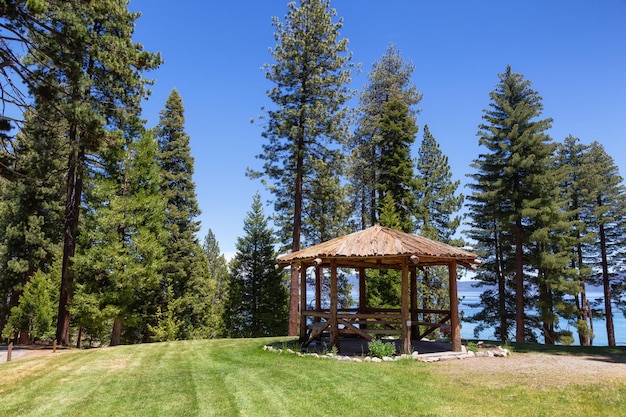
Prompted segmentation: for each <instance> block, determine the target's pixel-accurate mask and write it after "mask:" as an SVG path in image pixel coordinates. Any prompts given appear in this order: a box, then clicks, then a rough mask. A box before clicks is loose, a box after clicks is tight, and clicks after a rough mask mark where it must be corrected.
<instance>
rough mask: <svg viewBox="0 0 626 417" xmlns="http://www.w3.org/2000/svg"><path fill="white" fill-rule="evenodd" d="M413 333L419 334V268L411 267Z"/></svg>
mask: <svg viewBox="0 0 626 417" xmlns="http://www.w3.org/2000/svg"><path fill="white" fill-rule="evenodd" d="M410 279H411V335H412V336H413V335H419V328H418V327H419V326H417V324H415V323H417V321H418V320H417V268H416V267H414V266H413V267H411V275H410Z"/></svg>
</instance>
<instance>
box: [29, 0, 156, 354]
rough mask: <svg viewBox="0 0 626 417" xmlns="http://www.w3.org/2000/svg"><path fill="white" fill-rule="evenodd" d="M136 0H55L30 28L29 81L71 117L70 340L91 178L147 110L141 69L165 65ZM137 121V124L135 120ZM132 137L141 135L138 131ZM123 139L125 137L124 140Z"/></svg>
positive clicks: (67, 126)
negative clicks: (141, 32)
mask: <svg viewBox="0 0 626 417" xmlns="http://www.w3.org/2000/svg"><path fill="white" fill-rule="evenodd" d="M127 5H128V1H126V0H124V1H116V0H104V1H99V2H83V1H79V0H72V1H64V2H56V1H54V2H53V1H49V2H48V7H47V8H46V10H45V11H43V13H42V14H41V17H40V22H41V25H40V26H36V27H34V26H33V27H31V26H28V27H26V32H25V37H26V38H27V39H28V40H29V44H32V45H33V47H32V48H30V49H28V52H29V55H28V56H27V57H26V59H27V62H29V63H33V65H32V68H31V71H30V73H29V81H31V82H30V83H29V86H30V87H31V93H32V94H33V96H34V97H35V99H42V100H48V101H50V102H51V103H53V104H54V108H55V109H56V111H57V112H58V114H59V116H58V120H60V121H63V122H64V124H63V127H64V135H65V137H66V138H67V141H68V147H67V149H68V158H67V159H66V163H67V165H66V167H65V174H64V179H65V196H66V197H65V213H64V216H63V219H64V222H63V233H62V236H63V238H64V243H63V261H62V272H61V285H60V288H59V292H60V299H59V311H58V319H57V339H58V341H59V343H61V344H67V343H68V342H69V332H70V314H69V306H70V304H71V299H72V289H73V288H72V285H73V281H74V276H73V271H72V268H71V266H72V258H73V257H74V255H75V253H76V246H75V242H76V239H77V234H78V228H79V218H80V211H81V204H82V201H83V183H84V181H85V179H86V178H85V176H86V175H87V174H88V172H89V171H90V168H91V169H93V168H94V167H93V166H92V165H91V164H90V162H91V160H90V158H89V157H90V156H97V154H98V149H99V148H100V147H101V146H103V145H104V144H107V145H109V144H111V143H114V142H116V139H115V138H114V136H115V134H114V133H111V132H117V131H123V132H124V133H128V132H127V129H128V128H132V126H128V125H127V123H129V121H130V119H132V118H133V117H137V116H138V114H139V112H140V104H141V100H142V99H143V98H144V97H145V96H146V94H147V92H146V89H145V86H146V84H147V83H148V81H147V80H145V79H144V78H143V76H142V75H141V73H142V72H143V71H145V70H148V69H152V68H155V67H157V66H158V65H159V64H160V57H159V56H158V55H157V54H152V53H149V52H146V51H144V50H143V46H141V45H140V44H137V43H134V42H133V41H132V33H133V30H134V22H135V20H136V19H137V18H138V17H139V14H138V13H132V12H130V11H129V10H128V8H127ZM131 124H132V122H131ZM130 136H131V137H132V136H133V135H132V134H130ZM117 143H118V144H120V142H117Z"/></svg>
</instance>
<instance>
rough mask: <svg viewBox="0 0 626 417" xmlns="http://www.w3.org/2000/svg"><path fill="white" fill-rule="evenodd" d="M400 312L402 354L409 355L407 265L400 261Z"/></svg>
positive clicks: (409, 331)
mask: <svg viewBox="0 0 626 417" xmlns="http://www.w3.org/2000/svg"><path fill="white" fill-rule="evenodd" d="M401 291H402V292H401V296H400V310H401V315H402V353H405V354H410V353H411V325H410V322H411V314H410V312H409V263H408V261H407V258H404V259H403V260H402V289H401Z"/></svg>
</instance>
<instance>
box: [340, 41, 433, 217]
mask: <svg viewBox="0 0 626 417" xmlns="http://www.w3.org/2000/svg"><path fill="white" fill-rule="evenodd" d="M414 69H415V66H414V65H413V64H412V63H410V62H405V61H404V58H403V57H402V54H401V53H400V52H399V51H398V50H396V49H395V47H394V45H393V44H390V45H389V46H388V47H387V50H386V51H385V54H384V55H383V56H382V57H381V59H380V61H377V62H374V64H373V65H372V70H371V71H370V73H369V74H368V84H367V85H366V86H365V89H364V90H363V92H361V94H360V97H359V118H358V121H357V129H356V131H355V133H354V135H353V136H352V138H351V140H350V142H349V144H348V149H349V150H350V168H349V178H350V182H351V185H352V188H353V196H352V201H353V205H354V207H355V212H356V213H357V216H358V220H359V224H360V227H361V229H365V228H366V227H368V226H372V225H373V224H375V223H376V222H377V219H378V214H379V213H378V212H379V210H380V208H381V204H380V203H379V201H378V200H379V199H382V198H383V197H384V195H385V194H386V193H385V190H383V189H380V187H379V186H378V184H379V176H380V173H381V170H382V168H381V166H380V163H381V155H382V150H381V140H382V137H381V135H380V127H381V126H380V122H381V118H382V117H383V113H384V112H383V108H384V107H385V106H386V105H387V103H388V102H389V101H391V100H392V99H396V100H399V101H400V102H402V103H404V105H405V106H406V108H408V114H405V115H404V116H403V117H404V118H405V119H406V120H408V119H409V118H412V119H413V120H414V121H415V120H416V119H417V114H418V113H419V112H418V110H416V109H415V106H416V105H417V104H418V103H419V102H420V101H421V99H422V95H421V94H420V93H419V91H417V88H416V87H415V85H414V84H413V83H412V82H411V76H412V74H413V70H414ZM396 106H397V105H396ZM409 130H410V131H413V134H415V133H416V132H417V127H414V126H409ZM403 163H406V162H403ZM394 195H395V194H394ZM394 198H395V199H396V200H397V199H399V198H400V194H398V195H396V196H395V197H394ZM398 204H399V202H398Z"/></svg>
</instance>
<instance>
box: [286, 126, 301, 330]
mask: <svg viewBox="0 0 626 417" xmlns="http://www.w3.org/2000/svg"><path fill="white" fill-rule="evenodd" d="M300 126H301V133H300V137H299V138H298V147H297V149H298V150H297V153H296V182H295V185H294V205H293V235H292V240H291V251H292V252H297V251H299V250H300V235H301V231H302V181H303V176H304V175H303V171H304V150H305V145H304V127H303V126H304V122H303V121H301V124H300ZM299 277H300V273H299V271H298V268H296V267H295V266H294V265H292V266H291V281H290V282H291V284H290V288H289V331H288V335H289V336H297V335H298V295H299V294H298V292H299V291H298V281H299Z"/></svg>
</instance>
